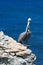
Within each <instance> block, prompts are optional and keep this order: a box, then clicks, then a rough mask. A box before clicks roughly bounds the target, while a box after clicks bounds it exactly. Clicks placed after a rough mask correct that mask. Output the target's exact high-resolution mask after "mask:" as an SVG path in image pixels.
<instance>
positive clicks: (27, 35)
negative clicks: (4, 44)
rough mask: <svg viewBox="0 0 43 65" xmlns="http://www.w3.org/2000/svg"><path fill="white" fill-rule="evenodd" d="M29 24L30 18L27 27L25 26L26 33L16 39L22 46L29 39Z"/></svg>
mask: <svg viewBox="0 0 43 65" xmlns="http://www.w3.org/2000/svg"><path fill="white" fill-rule="evenodd" d="M30 22H31V18H28V23H27V26H26V31H24V32H23V33H21V34H20V36H19V38H18V42H19V43H21V44H23V42H24V41H27V40H28V39H29V38H30V37H31V32H30Z"/></svg>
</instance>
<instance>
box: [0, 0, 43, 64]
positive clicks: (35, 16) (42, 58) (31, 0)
mask: <svg viewBox="0 0 43 65" xmlns="http://www.w3.org/2000/svg"><path fill="white" fill-rule="evenodd" d="M29 17H30V18H31V19H32V21H31V23H30V30H31V37H30V39H29V40H28V43H26V44H28V45H30V49H31V50H32V52H33V53H34V54H35V55H36V57H37V59H36V65H43V0H0V31H3V32H4V33H5V34H6V35H9V36H10V37H12V38H14V39H15V40H16V41H18V37H19V35H20V34H21V33H22V32H24V31H25V30H26V25H27V20H28V18H29Z"/></svg>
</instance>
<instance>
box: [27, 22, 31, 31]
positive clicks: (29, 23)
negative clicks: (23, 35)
mask: <svg viewBox="0 0 43 65" xmlns="http://www.w3.org/2000/svg"><path fill="white" fill-rule="evenodd" d="M29 25H30V21H28V23H27V27H26V32H27V31H29V28H30V26H29Z"/></svg>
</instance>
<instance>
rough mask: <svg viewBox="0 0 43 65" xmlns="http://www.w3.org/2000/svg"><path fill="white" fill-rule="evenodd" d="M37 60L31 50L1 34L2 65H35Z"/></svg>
mask: <svg viewBox="0 0 43 65" xmlns="http://www.w3.org/2000/svg"><path fill="white" fill-rule="evenodd" d="M35 60H36V56H35V54H33V53H32V51H31V50H30V49H27V47H26V46H24V45H22V44H20V43H18V42H17V41H15V40H14V39H13V38H11V37H9V36H7V35H5V34H4V33H3V32H2V31H1V32H0V65H35V64H34V62H35Z"/></svg>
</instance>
